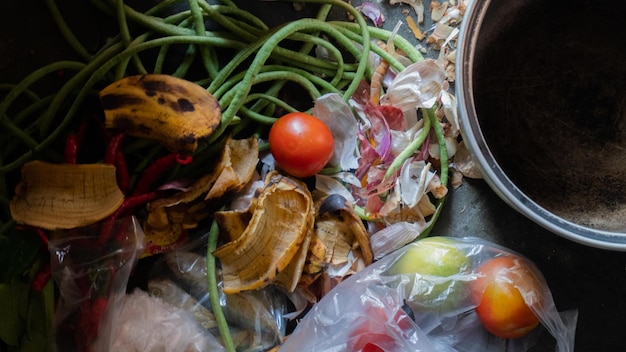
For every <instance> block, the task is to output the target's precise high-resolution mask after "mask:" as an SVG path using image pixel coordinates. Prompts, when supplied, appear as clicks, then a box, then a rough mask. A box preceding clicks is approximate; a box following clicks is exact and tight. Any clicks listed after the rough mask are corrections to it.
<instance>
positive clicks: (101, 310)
mask: <svg viewBox="0 0 626 352" xmlns="http://www.w3.org/2000/svg"><path fill="white" fill-rule="evenodd" d="M144 246H145V243H144V234H143V230H142V229H141V226H140V225H139V223H138V222H137V220H136V219H135V218H134V217H127V218H122V219H119V220H117V221H104V222H101V223H98V224H95V225H91V226H87V227H83V228H79V229H74V230H69V231H63V232H58V233H55V235H54V236H53V237H52V238H51V239H50V241H49V244H48V249H49V251H50V254H51V270H52V275H53V278H54V280H55V281H56V283H57V286H58V288H59V293H60V298H59V303H58V305H57V309H56V313H55V323H54V327H55V336H54V339H51V347H50V350H52V351H56V350H58V351H77V352H81V351H92V350H93V349H94V346H93V343H94V342H95V341H96V338H97V337H98V336H99V335H100V336H99V337H100V338H105V337H104V336H102V334H103V333H105V334H106V333H109V334H110V332H111V329H110V326H111V324H112V323H113V322H112V320H111V317H112V314H113V312H114V308H115V307H117V306H118V305H119V303H120V301H121V299H122V298H123V297H124V296H125V294H126V286H127V284H128V278H129V276H130V273H131V271H132V269H133V268H134V266H135V264H136V263H137V260H138V257H139V255H140V254H141V253H142V252H143V249H144Z"/></svg>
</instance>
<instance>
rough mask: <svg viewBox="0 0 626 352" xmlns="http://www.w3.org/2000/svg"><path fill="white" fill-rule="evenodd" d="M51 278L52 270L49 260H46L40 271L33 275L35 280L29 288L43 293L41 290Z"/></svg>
mask: <svg viewBox="0 0 626 352" xmlns="http://www.w3.org/2000/svg"><path fill="white" fill-rule="evenodd" d="M51 277H52V268H51V265H50V260H47V261H46V262H45V263H44V264H43V266H42V267H41V269H39V271H38V272H37V275H35V279H34V280H33V283H32V284H31V288H32V289H33V290H35V291H37V292H41V291H43V288H44V287H45V286H46V284H47V283H48V281H50V278H51Z"/></svg>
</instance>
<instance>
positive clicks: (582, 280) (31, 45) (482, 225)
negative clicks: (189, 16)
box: [0, 0, 626, 351]
mask: <svg viewBox="0 0 626 352" xmlns="http://www.w3.org/2000/svg"><path fill="white" fill-rule="evenodd" d="M59 2H60V1H59ZM240 3H242V7H249V8H250V9H252V10H253V11H258V13H257V14H258V15H259V16H260V17H261V18H267V20H268V21H269V22H270V23H271V21H276V23H279V22H284V21H288V20H290V19H294V18H298V17H299V16H303V15H305V14H306V13H308V11H309V10H311V9H310V8H309V10H305V11H304V12H296V11H294V10H293V8H292V7H291V5H290V4H285V3H274V2H257V1H251V2H245V3H244V2H243V1H240ZM358 3H360V1H353V4H358ZM425 4H426V6H428V4H427V2H425ZM60 6H61V5H60ZM61 8H62V9H63V11H67V12H72V14H71V15H70V16H69V17H70V18H71V20H72V22H71V24H72V25H77V26H80V28H84V29H83V30H81V31H80V32H79V33H78V35H79V39H81V40H82V41H83V42H85V43H93V45H98V43H101V41H102V40H105V38H106V34H107V33H109V32H108V31H110V30H111V25H112V24H111V23H110V22H109V21H107V20H105V19H102V18H100V17H98V15H97V13H95V12H94V11H93V9H91V10H90V7H89V5H88V2H87V1H81V0H67V1H64V2H63V4H62V6H61ZM403 8H405V9H408V7H403ZM401 9H402V7H400V6H394V7H387V10H386V24H385V26H388V27H393V25H394V24H395V21H397V20H398V19H399V18H400V16H401V17H402V18H403V17H404V15H403V14H402V13H401ZM335 15H336V16H338V17H341V16H343V15H344V14H343V13H336V14H335ZM403 35H407V36H408V35H409V33H408V32H405V33H404V34H403ZM69 52H70V49H69V48H68V47H67V45H66V44H65V43H64V42H63V40H62V39H61V36H60V34H59V33H58V32H57V30H56V26H55V25H54V23H53V22H52V20H51V19H50V17H49V15H48V12H47V9H46V7H45V4H44V2H43V1H34V2H26V1H22V0H3V1H2V2H0V81H1V82H11V81H13V82H17V80H18V79H19V78H21V77H23V76H25V75H26V74H27V73H29V72H32V71H33V70H34V69H36V68H38V67H41V66H42V65H43V64H46V63H48V62H51V61H54V60H57V59H61V58H64V59H72V58H75V57H72V55H69V54H68V53H69ZM433 233H434V234H436V235H450V236H457V237H463V236H477V237H481V238H485V239H487V240H490V241H492V242H495V243H497V244H500V245H503V246H505V247H508V248H510V249H512V250H514V251H517V252H519V253H521V254H523V255H525V256H526V257H528V258H529V259H531V260H532V261H533V262H534V263H535V264H536V265H537V266H538V267H539V269H541V271H542V272H543V274H544V276H545V278H546V280H547V282H548V284H549V286H550V289H551V291H552V294H553V297H554V301H555V303H556V306H557V308H558V309H559V310H569V309H577V310H578V325H577V334H576V350H577V351H615V350H619V349H621V348H622V346H624V345H626V334H625V333H624V329H625V328H626V253H623V252H615V251H608V250H603V249H597V248H592V247H588V246H585V245H582V244H579V243H574V242H572V241H570V240H567V239H564V238H562V237H559V236H557V235H555V234H553V233H551V232H549V231H547V230H545V229H543V228H542V227H540V226H539V225H537V224H535V223H533V222H532V221H530V220H528V219H527V218H525V217H524V216H522V215H520V214H519V213H517V212H516V211H515V210H513V209H512V208H510V207H509V206H508V205H506V203H504V202H503V201H502V200H501V199H500V198H498V196H497V195H496V194H495V193H494V192H493V191H492V190H491V189H490V188H489V186H488V185H487V184H486V183H485V182H484V181H483V180H465V181H464V183H463V185H462V186H461V187H459V188H458V189H452V190H451V191H450V193H449V196H448V198H447V200H446V203H445V205H444V209H443V212H442V215H441V217H440V219H439V220H438V222H437V224H436V226H435V228H434V230H433ZM554 348H555V342H554V341H553V339H552V338H551V336H550V335H549V333H548V332H547V331H544V332H543V333H542V334H541V337H540V339H539V342H538V344H537V345H536V346H535V347H533V348H532V349H531V351H554Z"/></svg>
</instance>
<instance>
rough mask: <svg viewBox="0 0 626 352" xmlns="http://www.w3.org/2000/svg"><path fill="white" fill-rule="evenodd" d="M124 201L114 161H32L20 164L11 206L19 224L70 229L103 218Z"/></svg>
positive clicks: (53, 228) (12, 214)
mask: <svg viewBox="0 0 626 352" xmlns="http://www.w3.org/2000/svg"><path fill="white" fill-rule="evenodd" d="M123 201H124V194H123V193H122V191H121V190H120V189H119V187H118V186H117V179H116V177H115V166H113V165H107V164H50V163H46V162H43V161H31V162H28V163H26V164H24V166H23V167H22V180H21V182H20V183H19V184H18V185H17V187H16V189H15V196H14V197H13V199H12V200H11V203H10V210H11V216H12V217H13V219H14V220H15V221H16V222H17V223H20V224H25V225H30V226H35V227H40V228H43V229H47V230H58V229H72V228H77V227H83V226H87V225H91V224H93V223H96V222H98V221H100V220H103V219H104V218H106V217H108V216H109V215H111V214H113V213H114V212H115V211H116V210H117V209H118V208H119V207H120V206H121V205H122V202H123Z"/></svg>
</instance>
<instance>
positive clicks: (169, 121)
mask: <svg viewBox="0 0 626 352" xmlns="http://www.w3.org/2000/svg"><path fill="white" fill-rule="evenodd" d="M100 102H101V104H102V107H103V109H104V115H105V124H106V127H107V128H118V129H122V130H124V131H125V132H126V133H128V134H129V135H132V136H136V137H143V138H149V139H154V140H158V141H159V142H160V143H162V144H163V145H165V146H166V147H168V148H169V149H171V150H174V151H177V152H181V153H193V152H194V151H195V150H196V148H197V147H198V141H199V140H201V139H205V138H208V137H209V136H210V135H211V134H212V133H213V131H215V129H216V128H217V126H219V124H220V121H221V109H220V106H219V103H218V101H217V100H216V99H215V98H214V97H213V95H211V94H210V93H209V92H208V91H207V90H206V89H205V88H203V87H201V86H199V85H197V84H195V83H193V82H190V81H187V80H184V79H180V78H177V77H174V76H171V75H164V74H146V75H140V76H129V77H125V78H123V79H121V80H119V81H116V82H114V83H112V84H110V85H109V86H107V87H106V88H104V89H103V90H102V91H101V92H100Z"/></svg>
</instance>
